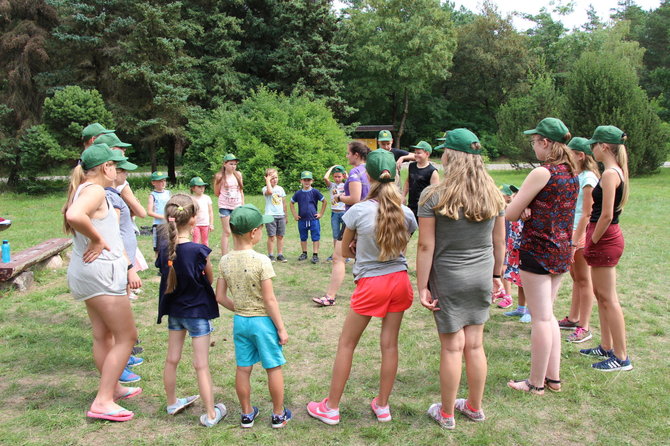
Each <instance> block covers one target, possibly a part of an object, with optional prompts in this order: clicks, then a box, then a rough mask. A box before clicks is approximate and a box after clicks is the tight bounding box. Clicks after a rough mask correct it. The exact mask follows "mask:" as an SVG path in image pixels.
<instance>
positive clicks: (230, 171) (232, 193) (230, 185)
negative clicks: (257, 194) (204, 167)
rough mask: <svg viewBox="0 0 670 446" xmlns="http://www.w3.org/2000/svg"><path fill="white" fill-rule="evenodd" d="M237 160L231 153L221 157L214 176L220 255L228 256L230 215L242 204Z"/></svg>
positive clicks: (240, 176) (241, 186)
mask: <svg viewBox="0 0 670 446" xmlns="http://www.w3.org/2000/svg"><path fill="white" fill-rule="evenodd" d="M239 162H240V160H239V159H237V157H236V156H235V155H233V154H232V153H227V154H226V155H225V156H224V157H223V164H222V165H221V170H219V171H218V172H217V173H216V175H214V181H213V183H214V195H216V196H217V197H219V201H218V205H219V217H221V228H222V230H223V233H222V234H221V255H226V254H228V246H229V238H230V214H231V213H232V212H233V209H235V208H236V207H238V206H242V205H243V204H244V181H243V180H242V173H241V172H239V171H238V170H237V164H238V163H239Z"/></svg>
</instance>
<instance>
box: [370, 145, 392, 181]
mask: <svg viewBox="0 0 670 446" xmlns="http://www.w3.org/2000/svg"><path fill="white" fill-rule="evenodd" d="M365 170H366V171H367V172H368V176H369V177H370V178H373V179H375V180H377V181H380V182H383V183H384V182H391V181H394V180H395V173H396V164H395V157H394V156H393V154H392V153H391V152H389V151H388V150H384V149H377V150H373V151H372V152H370V153H368V158H367V160H366V161H365ZM384 171H388V173H389V174H391V176H390V178H380V177H381V175H382V173H384Z"/></svg>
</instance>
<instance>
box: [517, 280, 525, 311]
mask: <svg viewBox="0 0 670 446" xmlns="http://www.w3.org/2000/svg"><path fill="white" fill-rule="evenodd" d="M521 283H523V282H521ZM517 289H518V290H517V292H518V294H519V301H518V303H519V305H520V306H522V307H525V306H526V293H524V291H523V287H522V286H520V287H517Z"/></svg>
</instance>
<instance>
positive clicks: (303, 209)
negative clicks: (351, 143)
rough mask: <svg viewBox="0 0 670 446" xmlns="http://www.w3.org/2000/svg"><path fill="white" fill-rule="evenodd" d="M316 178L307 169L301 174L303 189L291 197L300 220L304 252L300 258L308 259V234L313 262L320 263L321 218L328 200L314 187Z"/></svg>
mask: <svg viewBox="0 0 670 446" xmlns="http://www.w3.org/2000/svg"><path fill="white" fill-rule="evenodd" d="M312 182H314V178H313V177H312V172H310V171H308V170H305V171H303V172H302V173H301V174H300V184H302V189H300V190H298V191H297V192H296V193H295V194H293V197H291V213H292V214H293V218H295V220H296V221H297V222H298V232H299V233H300V247H301V248H302V254H300V257H298V260H300V261H302V260H306V259H307V235H308V233H311V236H312V263H319V240H321V224H320V223H319V219H320V218H321V216H322V215H323V213H324V212H325V211H326V200H325V199H324V198H323V194H322V193H321V192H319V190H318V189H314V188H313V187H312ZM319 201H320V202H321V212H318V213H317V212H316V207H317V206H318V204H319ZM295 203H298V213H297V214H296V212H295Z"/></svg>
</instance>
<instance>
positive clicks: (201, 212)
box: [191, 194, 212, 226]
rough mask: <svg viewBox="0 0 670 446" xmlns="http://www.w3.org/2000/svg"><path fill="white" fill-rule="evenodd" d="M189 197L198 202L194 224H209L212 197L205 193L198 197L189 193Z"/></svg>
mask: <svg viewBox="0 0 670 446" xmlns="http://www.w3.org/2000/svg"><path fill="white" fill-rule="evenodd" d="M191 198H193V200H194V201H195V202H196V203H198V213H197V214H196V215H195V225H196V226H209V207H210V206H211V205H212V199H211V198H210V196H209V195H207V194H202V195H201V196H200V197H197V196H196V195H191Z"/></svg>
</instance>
